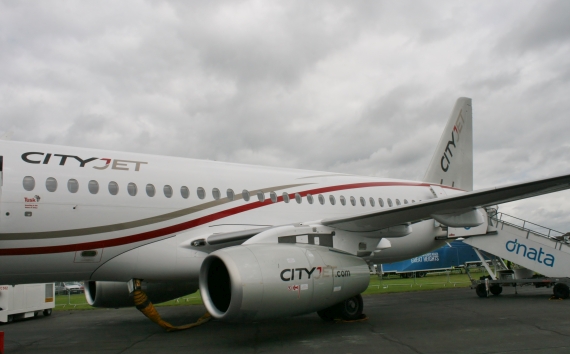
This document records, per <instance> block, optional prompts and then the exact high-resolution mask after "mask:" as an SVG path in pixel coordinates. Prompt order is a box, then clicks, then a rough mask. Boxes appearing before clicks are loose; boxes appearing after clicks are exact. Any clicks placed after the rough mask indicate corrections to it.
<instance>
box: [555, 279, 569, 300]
mask: <svg viewBox="0 0 570 354" xmlns="http://www.w3.org/2000/svg"><path fill="white" fill-rule="evenodd" d="M552 292H553V293H554V296H556V297H558V298H560V299H567V298H568V296H570V288H568V285H566V284H564V283H558V284H556V285H554V289H552Z"/></svg>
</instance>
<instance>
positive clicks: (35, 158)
mask: <svg viewBox="0 0 570 354" xmlns="http://www.w3.org/2000/svg"><path fill="white" fill-rule="evenodd" d="M22 160H24V161H25V162H27V163H31V164H36V165H38V164H42V165H47V164H58V165H59V166H65V165H66V164H76V166H78V167H86V166H87V165H88V164H89V166H87V167H93V168H94V169H96V170H106V169H107V168H111V169H112V170H120V171H140V169H141V165H146V164H148V162H144V161H133V160H119V159H109V158H99V157H89V158H81V157H79V156H77V155H64V154H52V153H44V152H25V153H23V154H22ZM70 161H71V162H70ZM102 162H103V164H101V163H102Z"/></svg>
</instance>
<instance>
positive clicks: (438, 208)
mask: <svg viewBox="0 0 570 354" xmlns="http://www.w3.org/2000/svg"><path fill="white" fill-rule="evenodd" d="M565 189H570V175H563V176H558V177H552V178H547V179H541V180H535V181H531V182H524V183H517V184H511V185H506V186H501V187H495V188H488V189H482V190H477V191H473V192H467V193H464V194H460V195H454V196H449V197H443V198H436V199H430V200H426V201H422V202H419V203H414V204H407V205H403V206H400V207H396V208H390V209H387V210H383V211H379V212H374V213H366V214H360V215H355V216H351V217H341V218H328V219H324V220H322V222H321V223H322V224H323V225H326V226H331V227H335V228H339V229H341V230H346V231H354V232H369V231H377V230H381V229H385V228H388V227H391V226H396V225H401V224H404V223H408V222H411V223H414V222H418V221H422V220H426V219H431V218H433V215H441V214H453V213H461V212H467V211H470V210H473V209H475V208H477V207H487V206H491V205H495V204H502V203H507V202H512V201H515V200H520V199H525V198H530V197H535V196H539V195H543V194H548V193H552V192H558V191H562V190H565Z"/></svg>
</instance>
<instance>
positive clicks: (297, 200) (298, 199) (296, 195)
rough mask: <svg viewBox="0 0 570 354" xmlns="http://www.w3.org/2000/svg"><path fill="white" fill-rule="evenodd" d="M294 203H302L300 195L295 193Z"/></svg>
mask: <svg viewBox="0 0 570 354" xmlns="http://www.w3.org/2000/svg"><path fill="white" fill-rule="evenodd" d="M295 201H296V202H297V204H301V202H302V201H303V198H301V195H300V194H299V193H295Z"/></svg>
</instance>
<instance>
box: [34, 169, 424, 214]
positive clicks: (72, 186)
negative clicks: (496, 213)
mask: <svg viewBox="0 0 570 354" xmlns="http://www.w3.org/2000/svg"><path fill="white" fill-rule="evenodd" d="M23 186H24V189H25V190H26V191H29V192H31V191H33V190H34V188H35V187H36V181H35V179H34V178H33V177H32V176H26V177H24V180H23ZM46 189H47V190H48V192H55V191H56V190H57V180H56V179H55V178H53V177H48V178H47V179H46ZM87 189H88V190H89V192H90V193H91V194H97V193H99V182H97V181H95V180H91V181H89V183H88V184H87ZM108 189H109V193H110V194H111V195H117V194H118V193H119V184H118V183H117V182H115V181H111V182H109V184H108ZM67 190H68V191H69V192H71V193H77V191H79V182H78V181H77V180H76V179H73V178H72V179H70V180H68V181H67ZM145 191H146V194H147V195H148V196H149V197H154V196H155V194H156V188H155V187H154V185H153V184H150V183H149V184H147V185H146V187H145ZM162 191H163V193H164V196H165V197H166V198H171V197H172V195H173V193H174V192H173V189H172V187H171V186H169V185H165V186H164V187H163V188H162ZM127 193H128V194H129V195H131V196H133V197H134V196H135V195H137V193H138V187H137V185H136V184H135V183H133V182H130V183H129V184H127ZM196 194H197V195H198V198H200V199H205V198H206V190H205V189H204V188H202V187H198V189H197V190H196ZM180 195H181V196H182V198H184V199H188V198H189V197H190V189H188V187H186V186H182V187H180ZM221 195H222V193H221V192H220V190H219V189H218V188H214V189H212V197H213V198H214V199H215V200H218V199H220V198H221ZM226 195H227V197H228V199H229V200H232V201H233V200H235V197H236V194H235V192H234V191H233V190H232V189H228V190H227V191H226ZM241 195H242V198H243V200H245V201H246V202H248V201H249V200H250V199H251V195H250V193H249V191H248V190H246V189H244V190H243V191H242V193H241ZM269 198H270V199H271V201H272V202H273V203H277V201H278V196H277V193H275V192H270V193H269ZM282 198H283V201H284V202H285V203H289V202H290V201H291V197H290V196H289V194H288V193H287V192H283V194H282ZM294 199H295V201H296V202H297V203H298V204H301V202H302V201H303V197H302V196H301V194H299V193H295V194H294ZM306 199H307V202H308V203H309V204H313V203H314V197H313V195H311V194H307V195H306ZM317 199H318V200H319V203H320V204H322V205H324V204H325V202H326V200H325V197H324V196H323V195H322V194H319V195H318V196H317ZM339 199H340V204H342V205H346V204H347V200H346V198H345V197H344V196H342V195H341V196H340V198H339ZM257 200H259V201H260V202H264V201H265V193H264V192H262V191H259V192H257ZM349 200H350V204H352V205H353V206H356V198H354V197H352V196H351V197H350V198H349ZM368 201H369V203H370V206H376V200H375V199H374V198H372V197H370V198H369V199H368ZM329 202H330V203H331V205H335V204H336V198H335V196H334V195H332V194H331V195H329ZM386 202H387V204H388V206H389V207H392V206H394V203H393V202H392V199H390V198H388V199H387V200H386ZM412 203H415V200H412ZM404 204H408V200H407V199H404ZM360 205H362V206H366V198H364V197H360ZM378 205H379V206H380V207H384V200H383V199H382V198H378ZM395 205H402V203H401V202H400V200H399V199H395Z"/></svg>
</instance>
